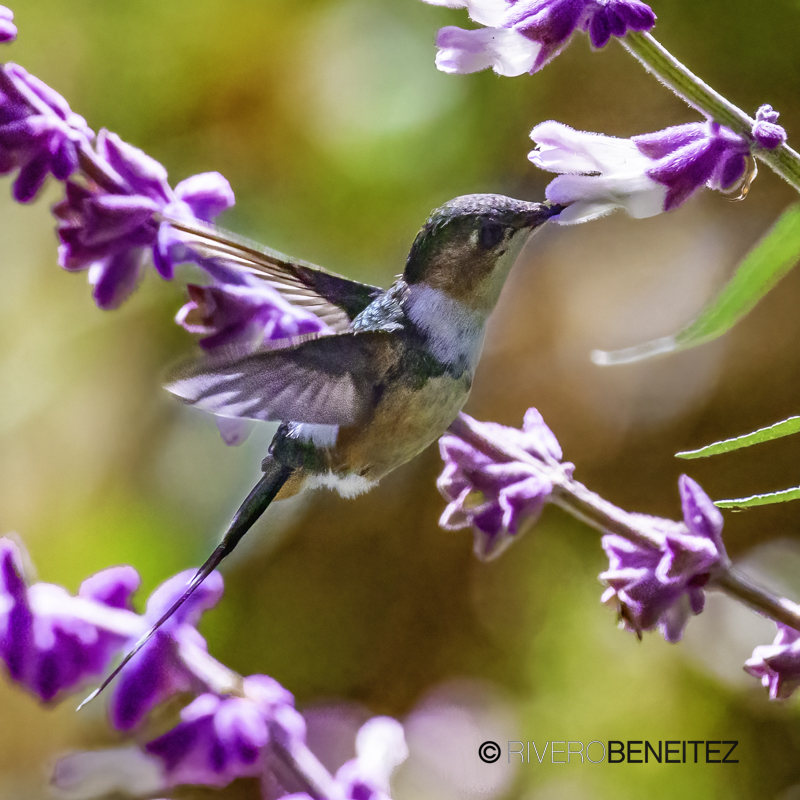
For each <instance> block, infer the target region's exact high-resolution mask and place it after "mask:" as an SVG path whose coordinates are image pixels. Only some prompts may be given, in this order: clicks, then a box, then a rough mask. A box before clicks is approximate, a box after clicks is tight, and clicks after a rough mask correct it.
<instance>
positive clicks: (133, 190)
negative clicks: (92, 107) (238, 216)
mask: <svg viewBox="0 0 800 800" xmlns="http://www.w3.org/2000/svg"><path fill="white" fill-rule="evenodd" d="M92 158H93V163H92V165H91V166H90V167H87V170H88V171H90V172H91V174H90V176H87V179H86V180H84V181H82V182H77V181H69V182H68V183H67V193H66V198H65V200H64V201H63V202H62V203H59V204H58V205H57V206H56V207H55V208H54V213H55V215H56V217H58V219H59V220H60V222H59V226H58V235H59V238H60V240H61V247H60V248H59V263H60V264H61V266H62V267H64V268H65V269H68V270H82V269H87V268H88V270H89V281H90V283H91V284H92V285H93V286H94V298H95V301H96V302H97V305H98V306H99V307H100V308H104V309H111V308H117V307H118V306H119V305H120V304H121V303H122V302H123V301H124V300H125V299H126V298H127V297H128V296H129V295H130V293H131V292H132V291H133V290H134V289H135V288H136V286H137V285H138V283H139V281H140V279H141V277H142V275H143V271H144V268H145V266H146V264H147V260H148V257H152V260H153V264H154V266H155V268H156V270H157V271H158V273H159V274H160V275H161V276H162V277H163V278H165V279H166V280H170V279H171V278H172V276H173V272H174V268H175V264H177V263H180V262H182V261H188V260H193V259H192V254H191V251H190V248H189V247H188V246H187V245H185V244H184V243H183V240H182V239H181V237H180V236H179V235H178V233H177V232H176V231H175V230H174V229H173V228H172V227H171V226H170V225H169V224H168V223H166V222H164V221H163V220H162V215H165V216H168V217H172V218H176V219H179V220H184V221H196V220H201V221H204V222H208V221H210V220H211V219H212V218H213V217H214V216H215V215H216V214H218V213H220V212H221V211H223V210H225V209H226V208H230V207H231V206H232V205H233V203H234V198H233V192H232V191H231V188H230V184H229V183H228V182H227V181H226V180H225V178H223V177H222V175H220V174H219V173H217V172H208V173H204V174H202V175H195V176H193V177H191V178H188V179H187V180H185V181H182V182H181V183H179V184H178V185H177V186H176V187H175V190H174V191H173V190H172V189H171V188H170V185H169V183H168V181H167V171H166V170H165V169H164V167H163V166H162V165H161V164H159V163H158V162H157V161H156V160H155V159H153V158H151V157H150V156H148V155H147V154H145V153H144V152H142V151H141V150H139V149H138V148H136V147H133V146H132V145H129V144H127V143H126V142H123V141H122V140H121V139H120V138H119V137H118V136H117V135H116V134H113V133H109V132H108V131H105V130H103V131H101V132H100V134H99V135H98V137H97V143H96V152H95V153H94V154H93V156H92ZM87 170H85V171H87Z"/></svg>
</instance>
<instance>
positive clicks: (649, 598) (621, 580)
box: [600, 475, 728, 642]
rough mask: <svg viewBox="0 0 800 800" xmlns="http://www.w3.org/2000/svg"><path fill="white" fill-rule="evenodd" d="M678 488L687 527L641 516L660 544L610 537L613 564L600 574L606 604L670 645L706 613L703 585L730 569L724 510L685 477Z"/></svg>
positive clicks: (627, 623)
mask: <svg viewBox="0 0 800 800" xmlns="http://www.w3.org/2000/svg"><path fill="white" fill-rule="evenodd" d="M678 486H679V489H680V494H681V505H682V507H683V520H684V521H683V524H681V523H679V522H672V521H670V520H665V519H660V518H658V517H647V516H645V515H643V514H636V515H635V518H636V519H637V520H638V521H639V522H641V523H642V524H644V525H645V526H646V527H647V528H648V530H649V531H650V533H651V535H652V536H653V538H654V539H655V540H656V541H657V542H658V544H655V543H654V544H652V545H644V544H640V543H634V542H631V541H629V540H628V539H625V538H623V537H622V536H618V535H617V534H607V535H606V536H604V537H603V542H602V544H603V549H604V550H605V551H606V555H607V556H608V558H609V562H610V564H609V568H608V570H606V572H603V573H602V574H601V575H600V580H601V581H603V582H604V583H605V584H607V585H608V588H607V589H606V591H605V592H604V593H603V596H602V598H601V602H603V603H608V604H611V605H614V606H616V608H617V609H618V611H619V615H620V621H621V622H622V624H623V625H624V627H625V628H627V629H628V630H630V631H633V632H635V633H636V634H637V635H640V634H641V633H642V631H648V630H652V629H653V628H655V627H656V626H658V627H659V628H660V629H661V632H662V633H663V635H664V638H665V639H666V640H667V641H669V642H676V641H678V640H679V639H680V638H681V636H682V635H683V630H684V628H685V627H686V623H687V622H688V621H689V617H690V616H691V615H692V614H699V613H700V612H701V611H702V610H703V606H704V603H705V594H704V592H703V586H704V585H705V584H706V583H707V582H708V581H709V579H710V578H711V577H712V575H713V574H714V572H716V571H718V570H720V569H723V568H725V567H727V565H728V556H727V554H726V553H725V547H724V545H723V543H722V514H720V512H719V509H718V508H717V507H716V506H715V505H714V503H713V502H712V501H711V500H710V499H709V497H708V495H707V494H706V493H705V492H704V491H703V490H702V489H701V488H700V486H698V484H697V483H695V481H693V480H692V479H691V478H689V477H687V476H686V475H682V476H681V478H680V480H679V482H678Z"/></svg>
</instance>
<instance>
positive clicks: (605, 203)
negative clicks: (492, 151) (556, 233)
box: [528, 120, 749, 225]
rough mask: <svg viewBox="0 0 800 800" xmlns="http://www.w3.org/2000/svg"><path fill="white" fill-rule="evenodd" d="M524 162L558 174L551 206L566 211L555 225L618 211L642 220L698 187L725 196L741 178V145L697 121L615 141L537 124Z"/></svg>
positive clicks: (724, 132) (744, 148)
mask: <svg viewBox="0 0 800 800" xmlns="http://www.w3.org/2000/svg"><path fill="white" fill-rule="evenodd" d="M531 138H532V139H533V140H534V141H535V142H536V143H537V147H536V149H535V150H533V151H531V152H530V153H529V154H528V158H529V159H530V160H531V161H532V162H533V163H534V164H535V165H536V166H537V167H539V168H541V169H545V170H548V171H549V172H558V173H561V174H560V175H559V177H557V178H555V179H554V180H553V181H551V182H550V184H549V185H548V187H547V189H546V191H545V194H546V196H547V199H548V200H549V201H550V202H553V203H558V204H560V205H566V206H568V208H567V209H565V210H564V211H562V212H561V214H559V215H558V217H554V219H555V221H556V222H559V223H561V224H566V225H568V224H572V223H577V222H586V221H588V220H591V219H596V218H597V217H601V216H604V215H605V214H608V213H610V212H611V211H613V210H614V209H616V208H624V209H625V210H626V211H627V212H628V213H629V214H630V215H631V216H632V217H634V218H636V219H641V218H643V217H651V216H655V215H656V214H660V213H661V212H662V211H671V210H672V209H674V208H678V207H679V206H680V205H682V204H683V203H685V202H686V200H688V199H689V197H690V196H691V195H692V194H694V192H696V191H697V190H698V189H700V188H702V187H703V186H707V187H709V188H711V189H717V190H721V191H727V190H730V189H732V188H734V187H735V186H736V185H737V184H738V183H739V181H740V180H741V179H742V177H743V176H744V173H745V167H746V163H745V158H746V156H747V154H748V153H749V143H748V142H747V140H746V139H745V138H744V137H742V136H739V135H738V134H736V133H734V132H733V131H731V130H729V129H728V128H725V127H724V126H722V125H719V124H717V123H715V122H696V123H688V124H686V125H678V126H676V127H672V128H666V129H665V130H662V131H657V132H655V133H650V134H644V135H641V136H634V137H632V138H631V139H618V138H615V137H613V136H602V135H600V134H596V133H586V132H583V131H576V130H573V129H572V128H570V127H568V126H567V125H563V124H561V123H560V122H554V121H552V120H551V121H549V122H542V123H541V124H539V125H537V126H536V127H535V128H534V129H533V130H532V131H531Z"/></svg>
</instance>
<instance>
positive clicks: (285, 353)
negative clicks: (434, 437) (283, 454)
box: [166, 332, 397, 425]
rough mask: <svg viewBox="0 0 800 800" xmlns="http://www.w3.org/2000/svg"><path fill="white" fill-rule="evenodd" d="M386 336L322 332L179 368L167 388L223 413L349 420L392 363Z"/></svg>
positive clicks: (362, 410)
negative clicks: (314, 336) (274, 346)
mask: <svg viewBox="0 0 800 800" xmlns="http://www.w3.org/2000/svg"><path fill="white" fill-rule="evenodd" d="M396 346H397V345H396V340H395V339H394V337H392V336H391V335H390V334H387V333H374V332H370V333H358V334H340V335H338V336H323V337H320V338H319V339H312V340H310V341H305V342H302V343H300V344H298V345H295V346H292V347H287V348H284V349H281V350H270V351H266V352H262V353H255V354H253V355H250V356H246V357H244V358H239V359H236V360H232V361H226V362H219V361H199V362H194V363H192V364H188V365H186V366H184V367H180V368H178V370H177V371H176V372H175V374H174V375H173V376H172V381H171V382H170V383H169V384H167V387H166V388H167V389H168V390H169V391H170V392H172V393H173V394H175V395H177V396H178V397H180V398H182V399H183V400H184V401H185V402H186V403H189V404H190V405H194V406H197V407H198V408H202V409H203V410H204V411H210V412H211V413H213V414H219V415H221V416H223V417H245V418H248V419H260V420H280V421H283V422H288V421H291V422H309V423H317V424H321V425H352V424H353V423H355V422H358V421H359V420H360V419H361V418H362V417H363V416H364V415H365V414H366V413H367V412H368V411H369V410H370V408H371V406H372V403H373V398H374V397H375V396H376V393H375V387H376V386H377V385H379V384H380V383H381V381H382V380H383V376H384V375H385V374H386V371H387V370H388V369H389V368H390V367H391V366H392V365H393V364H394V363H395V362H396V360H397V354H396V349H395V348H396Z"/></svg>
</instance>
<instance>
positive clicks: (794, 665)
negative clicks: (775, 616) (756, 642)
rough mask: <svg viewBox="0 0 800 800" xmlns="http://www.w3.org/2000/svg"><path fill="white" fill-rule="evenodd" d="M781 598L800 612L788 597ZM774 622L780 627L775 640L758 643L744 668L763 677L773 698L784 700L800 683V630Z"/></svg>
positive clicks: (799, 607)
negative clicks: (768, 642)
mask: <svg viewBox="0 0 800 800" xmlns="http://www.w3.org/2000/svg"><path fill="white" fill-rule="evenodd" d="M782 602H783V604H784V605H785V606H786V607H787V608H788V609H789V610H790V611H792V612H793V613H795V614H800V606H797V605H795V604H794V603H791V602H790V601H788V600H783V601H782ZM775 624H776V625H777V627H778V633H777V635H776V636H775V641H774V642H773V643H772V644H768V645H760V646H759V647H756V649H755V650H753V655H752V656H751V657H750V658H749V659H747V661H745V664H744V668H745V669H746V670H747V671H748V672H749V673H750V674H751V675H753V676H754V677H756V678H761V683H762V685H763V686H764V688H765V689H768V690H769V696H770V699H771V700H785V699H786V698H787V697H789V696H790V695H791V694H792V693H793V692H794V691H795V689H797V688H798V686H800V631H796V630H795V629H794V628H790V627H789V626H788V625H785V624H784V623H782V622H777V623H775Z"/></svg>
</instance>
